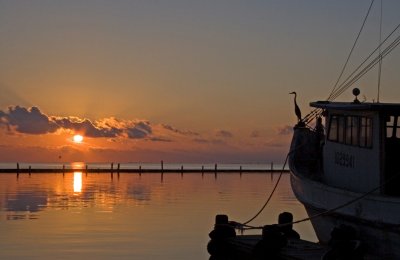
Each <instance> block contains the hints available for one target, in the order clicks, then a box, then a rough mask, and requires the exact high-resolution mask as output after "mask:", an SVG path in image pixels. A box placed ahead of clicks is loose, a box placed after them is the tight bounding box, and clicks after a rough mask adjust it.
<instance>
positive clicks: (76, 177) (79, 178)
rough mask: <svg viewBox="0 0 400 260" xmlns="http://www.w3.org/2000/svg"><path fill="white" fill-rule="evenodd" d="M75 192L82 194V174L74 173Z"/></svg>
mask: <svg viewBox="0 0 400 260" xmlns="http://www.w3.org/2000/svg"><path fill="white" fill-rule="evenodd" d="M74 192H82V172H74Z"/></svg>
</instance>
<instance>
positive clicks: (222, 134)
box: [215, 130, 233, 138]
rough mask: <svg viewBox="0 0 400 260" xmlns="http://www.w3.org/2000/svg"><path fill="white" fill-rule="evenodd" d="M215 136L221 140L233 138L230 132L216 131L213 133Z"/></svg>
mask: <svg viewBox="0 0 400 260" xmlns="http://www.w3.org/2000/svg"><path fill="white" fill-rule="evenodd" d="M215 135H216V136H217V137H222V138H231V137H233V134H232V133H231V132H229V131H226V130H218V131H217V132H216V133H215Z"/></svg>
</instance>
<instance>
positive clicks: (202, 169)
mask: <svg viewBox="0 0 400 260" xmlns="http://www.w3.org/2000/svg"><path fill="white" fill-rule="evenodd" d="M201 177H202V178H203V177H204V165H202V166H201Z"/></svg>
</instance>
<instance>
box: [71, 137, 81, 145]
mask: <svg viewBox="0 0 400 260" xmlns="http://www.w3.org/2000/svg"><path fill="white" fill-rule="evenodd" d="M72 140H73V141H74V143H77V144H80V143H82V141H83V136H81V135H74V137H72Z"/></svg>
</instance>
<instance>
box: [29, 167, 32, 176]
mask: <svg viewBox="0 0 400 260" xmlns="http://www.w3.org/2000/svg"><path fill="white" fill-rule="evenodd" d="M31 170H32V168H31V166H30V165H29V173H28V174H29V176H31Z"/></svg>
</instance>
